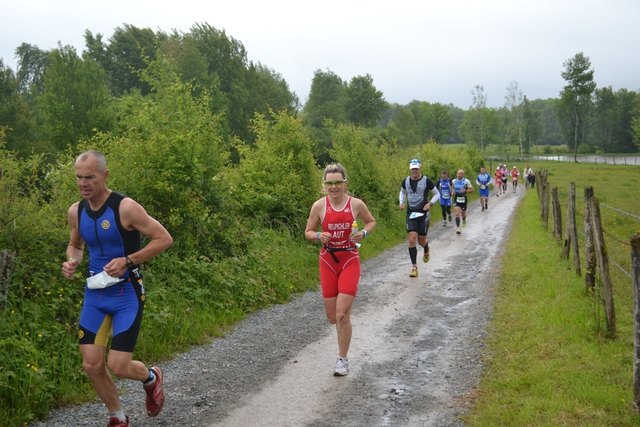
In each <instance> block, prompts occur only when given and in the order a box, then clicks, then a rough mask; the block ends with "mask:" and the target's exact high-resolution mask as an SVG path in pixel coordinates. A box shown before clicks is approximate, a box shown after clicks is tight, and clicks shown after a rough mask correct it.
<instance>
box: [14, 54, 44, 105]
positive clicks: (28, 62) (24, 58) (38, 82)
mask: <svg viewBox="0 0 640 427" xmlns="http://www.w3.org/2000/svg"><path fill="white" fill-rule="evenodd" d="M16 56H17V57H18V71H17V75H16V77H17V79H18V90H19V91H20V92H21V93H23V94H27V95H29V96H30V99H31V100H32V99H33V98H34V97H37V96H38V95H40V94H42V92H44V72H45V69H46V67H47V65H48V64H49V57H48V54H47V52H46V51H44V50H42V49H40V48H38V47H37V46H33V45H30V44H28V43H22V44H21V45H20V46H18V48H17V49H16Z"/></svg>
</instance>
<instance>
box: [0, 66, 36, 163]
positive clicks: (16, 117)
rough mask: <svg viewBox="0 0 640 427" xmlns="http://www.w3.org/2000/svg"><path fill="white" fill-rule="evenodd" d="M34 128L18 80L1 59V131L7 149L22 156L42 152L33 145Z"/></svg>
mask: <svg viewBox="0 0 640 427" xmlns="http://www.w3.org/2000/svg"><path fill="white" fill-rule="evenodd" d="M34 126H35V123H34V121H33V118H32V116H31V111H30V109H29V106H28V105H27V102H26V100H25V97H23V96H21V94H20V93H19V92H18V79H17V78H16V76H15V74H14V73H13V71H12V70H11V68H9V67H5V65H4V63H3V61H2V59H1V58H0V129H2V130H3V133H4V135H5V140H6V148H7V149H9V150H12V151H15V152H17V153H18V154H20V155H21V156H25V155H27V154H30V153H32V152H40V151H42V150H41V149H40V148H37V147H35V146H34V144H33V140H34V138H33V135H32V132H33V131H34Z"/></svg>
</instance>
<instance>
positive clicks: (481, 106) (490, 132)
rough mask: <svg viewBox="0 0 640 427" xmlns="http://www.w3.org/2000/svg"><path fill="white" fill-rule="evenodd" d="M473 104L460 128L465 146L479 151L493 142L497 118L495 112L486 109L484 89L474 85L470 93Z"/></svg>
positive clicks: (496, 128)
mask: <svg viewBox="0 0 640 427" xmlns="http://www.w3.org/2000/svg"><path fill="white" fill-rule="evenodd" d="M471 96H472V99H473V104H472V106H471V108H470V109H469V111H467V112H466V113H465V115H464V120H463V121H462V123H461V125H460V127H461V131H462V134H463V135H464V138H465V141H466V143H467V144H472V145H476V146H478V147H479V148H480V150H481V151H484V150H485V149H486V148H487V145H488V144H489V143H490V142H492V141H495V139H496V131H497V130H498V124H497V121H498V117H497V115H496V112H495V110H491V109H489V108H487V96H486V94H485V93H484V87H483V86H481V85H476V86H475V87H474V88H473V90H472V91H471Z"/></svg>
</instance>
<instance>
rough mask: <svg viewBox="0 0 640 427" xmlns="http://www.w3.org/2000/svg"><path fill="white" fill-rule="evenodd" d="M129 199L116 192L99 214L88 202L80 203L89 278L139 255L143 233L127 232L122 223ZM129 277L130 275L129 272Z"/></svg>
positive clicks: (81, 231)
mask: <svg viewBox="0 0 640 427" xmlns="http://www.w3.org/2000/svg"><path fill="white" fill-rule="evenodd" d="M125 197H126V196H125V195H123V194H120V193H116V192H115V191H112V192H111V194H110V195H109V197H108V198H107V200H106V201H105V202H104V204H103V205H102V206H101V207H100V209H98V210H97V211H93V210H92V209H91V207H89V203H88V202H87V201H86V200H81V201H80V203H79V204H78V231H79V232H80V236H81V237H82V240H84V242H85V243H86V245H87V250H88V252H89V276H91V275H93V274H98V273H100V272H101V271H102V270H103V269H104V266H105V265H106V264H107V263H109V262H110V261H111V260H112V259H114V258H118V257H123V256H126V255H129V254H132V253H134V252H137V251H138V250H139V249H140V247H141V245H142V242H141V237H140V232H138V231H137V230H131V231H129V230H126V229H125V228H124V227H123V226H122V224H121V223H120V202H121V201H122V199H124V198H125ZM124 277H125V278H128V277H129V272H128V271H127V272H126V273H125V276H124Z"/></svg>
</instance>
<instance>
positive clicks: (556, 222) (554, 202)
mask: <svg viewBox="0 0 640 427" xmlns="http://www.w3.org/2000/svg"><path fill="white" fill-rule="evenodd" d="M551 206H552V208H553V209H552V213H553V237H556V238H558V239H561V238H562V210H561V209H560V198H559V197H558V187H553V188H552V189H551Z"/></svg>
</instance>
